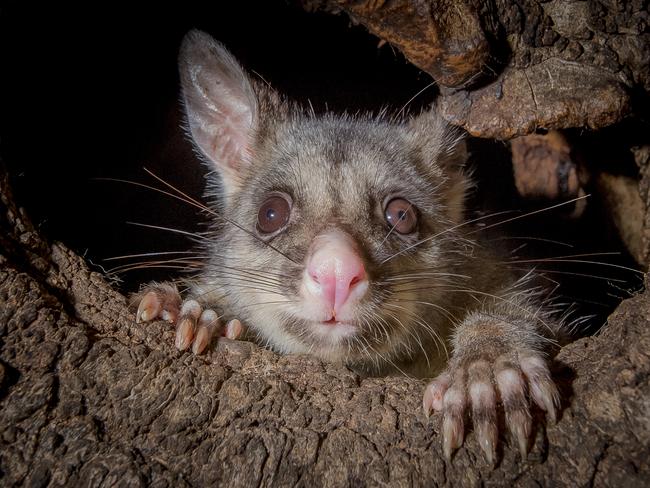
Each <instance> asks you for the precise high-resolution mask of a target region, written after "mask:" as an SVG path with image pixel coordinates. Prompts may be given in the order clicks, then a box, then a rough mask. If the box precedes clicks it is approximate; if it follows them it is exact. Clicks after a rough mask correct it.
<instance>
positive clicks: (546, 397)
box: [530, 379, 559, 424]
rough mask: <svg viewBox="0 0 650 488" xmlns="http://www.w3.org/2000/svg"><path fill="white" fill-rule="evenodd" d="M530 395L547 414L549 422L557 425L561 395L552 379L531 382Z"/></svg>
mask: <svg viewBox="0 0 650 488" xmlns="http://www.w3.org/2000/svg"><path fill="white" fill-rule="evenodd" d="M530 394H531V396H532V397H533V400H534V401H535V403H536V404H537V406H538V407H539V408H541V409H542V410H544V411H545V412H546V416H547V417H548V420H549V422H551V423H553V424H554V423H556V422H557V413H556V405H557V403H558V398H559V395H558V391H557V387H556V386H555V383H553V381H551V380H550V379H543V380H538V381H531V382H530Z"/></svg>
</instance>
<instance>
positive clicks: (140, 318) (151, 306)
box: [135, 291, 160, 324]
mask: <svg viewBox="0 0 650 488" xmlns="http://www.w3.org/2000/svg"><path fill="white" fill-rule="evenodd" d="M159 313H160V300H158V295H156V293H155V292H153V291H150V292H149V293H147V294H146V295H145V296H144V297H143V298H142V300H141V301H140V305H138V311H137V312H136V314H135V321H136V323H138V324H139V323H140V322H148V321H149V320H153V319H154V318H156V316H157V315H158V314H159Z"/></svg>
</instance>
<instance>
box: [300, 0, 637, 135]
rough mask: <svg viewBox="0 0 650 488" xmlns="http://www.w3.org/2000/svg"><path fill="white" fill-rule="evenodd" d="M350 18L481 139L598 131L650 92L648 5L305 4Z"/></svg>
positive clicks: (594, 0) (589, 0)
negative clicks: (636, 95)
mask: <svg viewBox="0 0 650 488" xmlns="http://www.w3.org/2000/svg"><path fill="white" fill-rule="evenodd" d="M300 3H301V4H302V5H303V6H304V7H305V8H307V9H310V10H318V9H320V10H325V11H328V12H332V13H340V12H345V13H346V14H347V15H349V17H350V18H351V19H352V20H353V21H354V22H356V23H360V24H363V25H364V26H366V27H367V28H368V30H369V31H371V32H372V33H373V34H375V35H377V36H378V37H380V38H381V39H383V40H385V41H387V42H390V43H392V44H393V45H395V46H396V47H397V48H398V49H400V50H401V51H402V52H403V53H404V55H405V56H406V58H407V59H409V61H411V62H412V63H413V64H415V65H416V66H418V67H420V68H421V69H422V70H423V71H426V72H427V73H429V74H430V75H431V76H432V77H433V79H434V80H435V81H436V82H437V83H438V84H439V85H440V86H441V87H442V97H441V99H440V107H441V109H442V112H443V114H444V115H445V117H446V118H447V119H448V120H449V121H450V122H451V123H453V124H456V125H458V126H461V127H463V128H464V129H465V130H467V131H468V132H469V133H470V134H472V135H475V136H479V137H491V138H500V139H508V138H511V137H514V136H517V135H522V134H528V133H531V132H534V131H535V130H536V129H538V128H545V129H565V128H569V127H589V128H591V129H599V128H602V127H606V126H608V125H611V124H613V123H615V122H618V121H619V120H621V119H622V118H623V117H625V116H627V115H630V114H631V113H633V112H634V111H635V109H636V107H635V103H634V102H633V100H632V99H631V97H630V92H634V91H635V90H636V91H639V92H645V93H646V96H647V92H648V91H650V27H649V25H650V13H649V12H648V2H647V0H632V1H623V0H614V1H606V0H552V1H548V0H547V1H544V0H490V1H482V0H454V1H449V0H398V1H392V2H386V1H363V0H300Z"/></svg>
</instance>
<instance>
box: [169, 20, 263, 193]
mask: <svg viewBox="0 0 650 488" xmlns="http://www.w3.org/2000/svg"><path fill="white" fill-rule="evenodd" d="M178 64H179V71H180V79H181V86H182V89H183V99H184V102H185V112H186V114H187V122H188V125H189V130H190V133H191V136H192V139H193V140H194V143H195V144H196V146H197V147H198V148H199V149H200V151H201V153H203V155H204V156H205V157H206V158H207V159H208V161H209V162H212V163H214V165H215V166H216V167H217V169H218V171H219V173H220V174H221V177H222V179H223V185H224V190H225V192H226V194H230V193H232V192H233V191H234V190H236V189H237V187H238V186H239V185H240V182H241V174H242V172H245V171H246V170H247V169H248V167H249V166H250V161H251V151H252V141H253V137H254V132H255V129H256V126H257V124H258V106H259V105H258V100H257V96H256V95H255V92H254V90H253V86H252V84H251V81H250V79H249V78H248V75H247V74H246V73H245V72H244V70H243V69H242V67H241V66H240V65H239V63H238V62H237V60H236V59H235V58H234V57H233V55H232V54H230V53H229V52H228V50H227V49H226V48H225V47H224V46H223V45H221V44H220V43H219V42H217V41H216V40H214V39H213V38H212V37H210V36H209V35H208V34H206V33H204V32H201V31H198V30H192V31H190V32H189V33H187V34H186V36H185V38H184V39H183V43H182V44H181V48H180V53H179V59H178Z"/></svg>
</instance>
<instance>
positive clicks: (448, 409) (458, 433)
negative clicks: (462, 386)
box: [442, 389, 465, 461]
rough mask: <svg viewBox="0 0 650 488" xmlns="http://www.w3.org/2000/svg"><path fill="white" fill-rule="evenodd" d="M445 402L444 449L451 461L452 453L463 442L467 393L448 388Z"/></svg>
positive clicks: (443, 421)
mask: <svg viewBox="0 0 650 488" xmlns="http://www.w3.org/2000/svg"><path fill="white" fill-rule="evenodd" d="M443 403H444V407H443V408H444V412H445V413H444V417H443V419H442V442H443V451H444V454H445V458H447V460H448V461H450V460H451V455H452V453H453V452H454V451H455V450H456V449H458V448H459V447H460V446H461V445H462V444H463V437H464V435H465V424H464V421H463V413H464V412H465V395H464V393H462V391H461V390H457V389H452V390H447V392H446V393H445V396H444V399H443Z"/></svg>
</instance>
